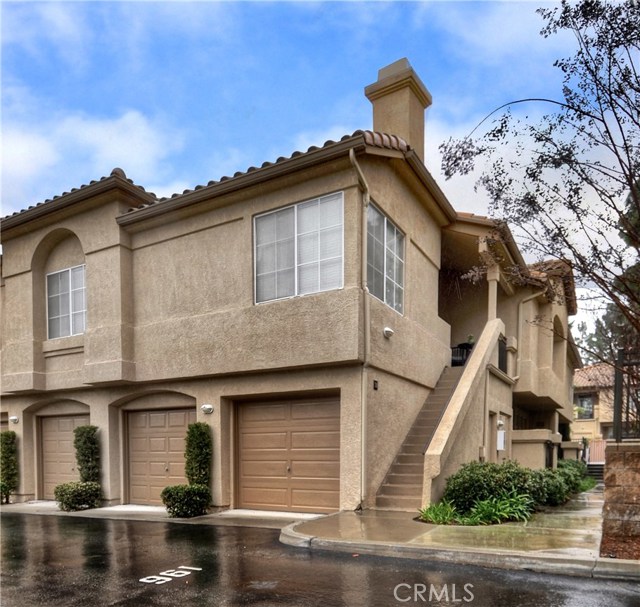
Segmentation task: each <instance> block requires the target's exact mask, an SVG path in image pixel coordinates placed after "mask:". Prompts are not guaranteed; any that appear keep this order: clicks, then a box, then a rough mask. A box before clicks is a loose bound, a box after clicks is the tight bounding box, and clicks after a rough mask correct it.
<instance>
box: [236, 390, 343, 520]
mask: <svg viewBox="0 0 640 607" xmlns="http://www.w3.org/2000/svg"><path fill="white" fill-rule="evenodd" d="M238 457H239V465H238V507H239V508H251V509H258V510H285V511H292V512H334V511H336V510H338V508H339V505H340V403H339V401H338V400H337V399H330V400H328V399H322V400H304V401H295V402H277V403H245V404H241V405H239V406H238Z"/></svg>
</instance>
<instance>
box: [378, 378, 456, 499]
mask: <svg viewBox="0 0 640 607" xmlns="http://www.w3.org/2000/svg"><path fill="white" fill-rule="evenodd" d="M463 371H464V367H446V368H445V370H444V371H443V373H442V375H441V376H440V379H439V380H438V383H437V384H436V387H435V388H434V390H433V392H431V394H429V396H428V398H427V400H426V401H425V402H424V404H423V405H422V409H421V410H420V412H419V413H418V415H417V417H416V419H415V421H414V422H413V426H411V429H410V430H409V433H408V434H407V436H406V438H405V439H404V442H403V443H402V446H401V447H400V451H399V452H398V454H397V455H396V457H395V459H394V460H393V463H392V464H391V467H390V468H389V471H388V472H387V476H386V477H385V479H384V481H383V482H382V484H381V485H380V489H379V490H378V494H377V495H376V507H377V508H379V509H380V510H406V511H411V510H417V509H418V508H420V506H421V502H422V481H423V469H424V450H425V447H426V445H428V443H429V442H430V441H431V438H432V437H433V435H434V433H435V431H436V428H437V426H438V423H439V422H440V418H441V417H442V414H443V413H444V410H445V409H446V407H447V404H448V403H449V399H450V398H451V395H452V394H453V391H454V390H455V388H456V386H457V385H458V381H459V380H460V377H461V376H462V372H463Z"/></svg>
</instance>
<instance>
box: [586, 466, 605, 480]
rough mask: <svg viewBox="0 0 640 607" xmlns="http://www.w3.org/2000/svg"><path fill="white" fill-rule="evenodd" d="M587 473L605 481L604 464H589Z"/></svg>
mask: <svg viewBox="0 0 640 607" xmlns="http://www.w3.org/2000/svg"><path fill="white" fill-rule="evenodd" d="M587 474H588V475H589V476H592V477H593V478H595V479H596V480H597V481H598V482H600V483H602V482H604V464H587Z"/></svg>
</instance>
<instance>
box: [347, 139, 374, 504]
mask: <svg viewBox="0 0 640 607" xmlns="http://www.w3.org/2000/svg"><path fill="white" fill-rule="evenodd" d="M349 160H350V161H351V164H352V166H353V168H354V169H355V171H356V173H357V175H358V182H359V184H360V187H361V188H362V219H361V226H360V234H361V238H362V242H361V251H360V258H361V268H360V286H361V288H362V308H363V309H362V312H363V318H364V344H363V347H364V353H363V363H362V379H361V382H362V383H361V387H360V399H361V400H360V507H361V508H362V507H364V504H365V503H366V498H367V475H366V472H367V368H368V367H369V358H370V355H371V311H370V308H369V288H368V286H367V212H368V209H369V202H370V201H371V196H370V194H369V184H368V183H367V180H366V179H365V176H364V173H363V172H362V169H361V167H360V165H359V164H358V161H357V160H356V154H355V152H354V150H353V148H351V149H350V150H349Z"/></svg>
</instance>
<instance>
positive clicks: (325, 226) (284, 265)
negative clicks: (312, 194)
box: [254, 192, 343, 303]
mask: <svg viewBox="0 0 640 607" xmlns="http://www.w3.org/2000/svg"><path fill="white" fill-rule="evenodd" d="M254 221H255V223H254V232H255V238H254V240H255V292H256V302H258V303H259V302H263V301H270V300H273V299H282V298H284V297H293V296H294V295H305V294H307V293H317V292H319V291H329V290H331V289H339V288H341V287H342V281H343V253H342V248H343V198H342V193H341V192H339V193H337V194H331V195H328V196H323V197H321V198H314V199H313V200H308V201H306V202H302V203H300V204H296V205H293V206H290V207H286V208H284V209H280V210H278V211H273V212H270V213H265V214H264V215H259V216H257V217H256V218H255V220H254Z"/></svg>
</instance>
